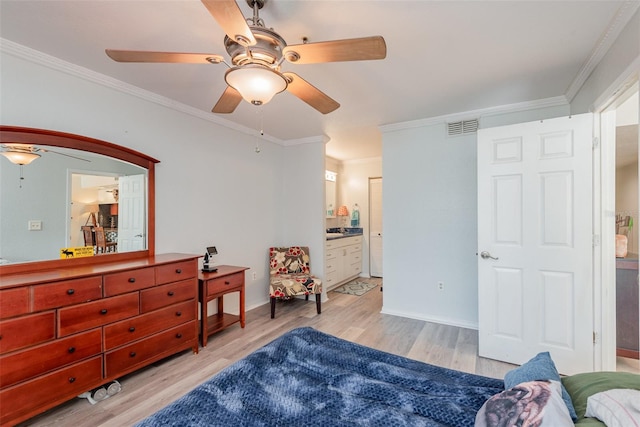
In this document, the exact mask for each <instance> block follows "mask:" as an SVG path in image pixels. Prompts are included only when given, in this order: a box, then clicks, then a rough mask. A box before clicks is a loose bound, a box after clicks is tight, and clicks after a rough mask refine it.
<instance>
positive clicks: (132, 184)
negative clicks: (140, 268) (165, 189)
mask: <svg viewBox="0 0 640 427" xmlns="http://www.w3.org/2000/svg"><path fill="white" fill-rule="evenodd" d="M146 188H147V185H146V179H145V176H144V175H130V176H121V177H120V179H119V180H118V196H119V201H118V204H119V206H118V252H130V251H140V250H144V249H145V248H146V241H147V238H146V229H145V224H146V221H145V218H146V207H147V203H146V202H147V201H146V197H145V189H146Z"/></svg>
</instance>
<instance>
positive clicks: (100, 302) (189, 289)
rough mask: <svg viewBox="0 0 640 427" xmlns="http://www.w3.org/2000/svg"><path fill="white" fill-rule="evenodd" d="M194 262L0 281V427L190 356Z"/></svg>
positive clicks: (161, 259)
mask: <svg viewBox="0 0 640 427" xmlns="http://www.w3.org/2000/svg"><path fill="white" fill-rule="evenodd" d="M197 313H198V256H197V255H186V254H162V255H155V256H152V257H149V258H137V259H132V260H128V261H119V262H112V263H104V264H96V265H91V266H76V267H71V268H68V269H65V268H61V269H55V270H48V271H39V272H34V273H20V274H7V275H3V276H2V277H0V425H3V426H5V425H14V424H16V423H18V422H21V421H24V420H26V419H28V418H30V417H33V416H34V415H37V414H39V413H41V412H44V411H45V410H47V409H49V408H52V407H54V406H56V405H58V404H60V403H62V402H64V401H66V400H69V399H71V398H74V397H76V396H78V395H79V394H81V393H83V392H86V391H88V390H91V389H93V388H96V387H98V386H101V385H103V384H105V383H107V382H109V381H113V380H115V379H117V378H119V377H121V376H123V375H125V374H127V373H130V372H132V371H135V370H137V369H140V368H142V367H143V366H146V365H149V364H150V363H153V362H155V361H157V360H160V359H162V358H165V357H167V356H170V355H172V354H174V353H177V352H180V351H183V350H186V349H189V348H192V349H193V352H194V353H197V352H198V316H197Z"/></svg>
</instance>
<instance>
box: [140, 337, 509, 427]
mask: <svg viewBox="0 0 640 427" xmlns="http://www.w3.org/2000/svg"><path fill="white" fill-rule="evenodd" d="M503 390H504V383H503V381H502V380H498V379H493V378H487V377H482V376H478V375H473V374H466V373H463V372H460V371H454V370H450V369H445V368H441V367H437V366H433V365H429V364H426V363H422V362H418V361H415V360H411V359H407V358H404V357H400V356H396V355H393V354H389V353H385V352H382V351H379V350H375V349H372V348H369V347H364V346H361V345H358V344H354V343H351V342H349V341H345V340H342V339H340V338H336V337H334V336H331V335H327V334H324V333H322V332H318V331H316V330H315V329H312V328H299V329H294V330H292V331H290V332H288V333H285V334H284V335H282V336H281V337H279V338H277V339H275V340H274V341H272V342H271V343H269V344H267V345H266V346H264V347H262V348H261V349H259V350H257V351H255V352H254V353H252V354H250V355H249V356H247V357H246V358H244V359H242V360H240V361H238V362H236V363H234V364H233V365H231V366H229V367H227V368H226V369H224V370H223V371H221V372H219V373H218V374H217V375H215V376H214V377H213V378H211V379H209V380H208V381H206V382H205V383H203V384H201V385H199V386H198V387H196V388H195V389H193V390H192V391H190V392H189V393H187V394H186V395H185V396H183V397H182V398H180V399H178V400H177V401H175V402H173V403H172V404H170V405H168V406H166V407H165V408H163V409H161V410H160V411H158V412H157V413H155V414H154V415H152V416H150V417H148V418H146V419H145V420H143V421H141V422H140V423H139V424H137V425H138V426H140V427H142V426H225V427H226V426H229V427H231V426H233V427H235V426H323V427H326V426H455V427H463V426H473V423H474V419H475V415H476V412H477V411H478V410H479V409H480V407H481V406H482V404H483V403H484V402H485V401H486V400H487V399H488V398H490V397H491V396H492V395H494V394H496V393H499V392H501V391H503Z"/></svg>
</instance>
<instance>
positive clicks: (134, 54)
mask: <svg viewBox="0 0 640 427" xmlns="http://www.w3.org/2000/svg"><path fill="white" fill-rule="evenodd" d="M105 52H106V53H107V55H108V56H109V58H111V59H113V60H114V61H117V62H176V63H185V64H186V63H190V64H218V63H220V62H222V61H224V58H223V57H222V56H220V55H216V54H213V53H180V52H152V51H144V50H116V49H105Z"/></svg>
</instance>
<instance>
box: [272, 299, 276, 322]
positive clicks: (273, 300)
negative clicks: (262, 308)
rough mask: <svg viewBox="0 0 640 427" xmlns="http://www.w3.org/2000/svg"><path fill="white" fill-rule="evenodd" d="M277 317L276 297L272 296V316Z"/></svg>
mask: <svg viewBox="0 0 640 427" xmlns="http://www.w3.org/2000/svg"><path fill="white" fill-rule="evenodd" d="M274 317H276V297H271V318H272V319H273V318H274Z"/></svg>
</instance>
